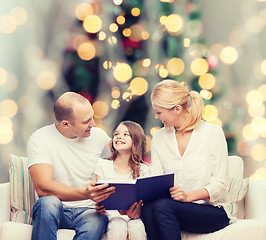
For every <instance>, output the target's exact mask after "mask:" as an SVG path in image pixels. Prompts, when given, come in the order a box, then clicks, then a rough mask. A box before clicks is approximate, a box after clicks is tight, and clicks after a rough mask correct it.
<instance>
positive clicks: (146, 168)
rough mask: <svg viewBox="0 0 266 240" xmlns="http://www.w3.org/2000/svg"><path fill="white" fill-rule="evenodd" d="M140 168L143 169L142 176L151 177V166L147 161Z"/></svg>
mask: <svg viewBox="0 0 266 240" xmlns="http://www.w3.org/2000/svg"><path fill="white" fill-rule="evenodd" d="M140 170H141V174H140V177H149V176H150V175H151V174H150V167H149V166H148V165H147V164H145V163H142V164H141V169H140Z"/></svg>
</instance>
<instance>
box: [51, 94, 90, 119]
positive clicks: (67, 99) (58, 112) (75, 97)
mask: <svg viewBox="0 0 266 240" xmlns="http://www.w3.org/2000/svg"><path fill="white" fill-rule="evenodd" d="M85 103H89V101H88V100H87V99H86V98H84V97H83V96H81V95H80V94H77V93H75V92H66V93H64V94H62V95H61V96H60V97H59V98H58V100H57V101H56V103H55V105H54V114H55V118H56V120H57V121H58V122H61V121H62V120H68V121H69V122H73V120H74V118H75V116H74V109H75V107H76V106H79V105H80V104H85Z"/></svg>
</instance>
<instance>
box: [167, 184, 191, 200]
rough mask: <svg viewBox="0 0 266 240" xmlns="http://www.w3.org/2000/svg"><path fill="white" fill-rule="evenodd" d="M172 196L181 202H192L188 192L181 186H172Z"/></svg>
mask: <svg viewBox="0 0 266 240" xmlns="http://www.w3.org/2000/svg"><path fill="white" fill-rule="evenodd" d="M170 194H171V198H173V199H174V200H177V201H180V202H191V201H190V200H189V199H188V194H187V193H186V192H184V190H183V189H182V188H181V187H180V186H173V187H171V188H170Z"/></svg>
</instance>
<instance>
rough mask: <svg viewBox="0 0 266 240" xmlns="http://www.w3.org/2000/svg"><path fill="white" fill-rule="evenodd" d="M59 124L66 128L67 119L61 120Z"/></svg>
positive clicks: (67, 125) (67, 124)
mask: <svg viewBox="0 0 266 240" xmlns="http://www.w3.org/2000/svg"><path fill="white" fill-rule="evenodd" d="M61 125H62V127H64V128H67V127H69V121H67V120H62V121H61Z"/></svg>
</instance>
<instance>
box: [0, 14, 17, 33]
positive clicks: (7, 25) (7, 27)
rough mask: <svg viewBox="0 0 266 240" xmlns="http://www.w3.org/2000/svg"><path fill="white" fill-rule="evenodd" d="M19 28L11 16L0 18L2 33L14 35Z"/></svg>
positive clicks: (0, 30)
mask: <svg viewBox="0 0 266 240" xmlns="http://www.w3.org/2000/svg"><path fill="white" fill-rule="evenodd" d="M16 28H17V22H16V18H15V17H13V16H11V15H4V16H2V17H0V32H3V33H7V34H10V33H13V32H14V31H15V30H16Z"/></svg>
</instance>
